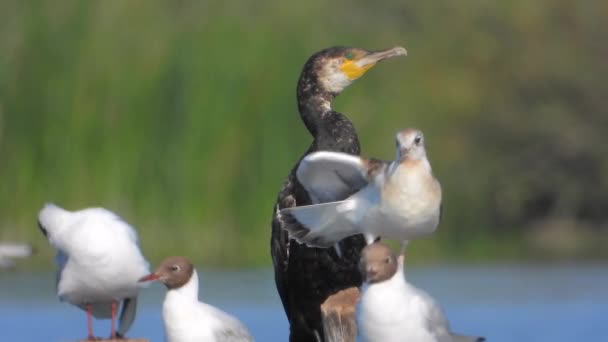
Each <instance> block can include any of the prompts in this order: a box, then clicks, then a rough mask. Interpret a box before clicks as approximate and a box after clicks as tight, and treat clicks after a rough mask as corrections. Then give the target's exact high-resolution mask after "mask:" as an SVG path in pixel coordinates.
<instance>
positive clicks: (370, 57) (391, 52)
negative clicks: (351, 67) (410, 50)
mask: <svg viewBox="0 0 608 342" xmlns="http://www.w3.org/2000/svg"><path fill="white" fill-rule="evenodd" d="M397 56H407V51H406V50H405V48H402V47H401V46H396V47H394V48H392V49H388V50H382V51H375V52H370V53H368V54H367V55H365V56H363V57H362V58H361V59H359V60H357V61H356V62H355V64H356V65H357V66H358V67H360V68H364V67H366V66H372V65H374V64H376V63H378V62H380V61H382V60H385V59H388V58H393V57H397Z"/></svg>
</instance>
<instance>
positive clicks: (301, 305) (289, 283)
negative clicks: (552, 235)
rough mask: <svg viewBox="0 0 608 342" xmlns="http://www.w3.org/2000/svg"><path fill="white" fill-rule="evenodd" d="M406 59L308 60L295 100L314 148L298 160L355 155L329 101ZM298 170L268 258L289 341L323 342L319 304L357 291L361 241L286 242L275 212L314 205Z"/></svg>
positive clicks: (334, 52) (398, 50)
mask: <svg viewBox="0 0 608 342" xmlns="http://www.w3.org/2000/svg"><path fill="white" fill-rule="evenodd" d="M405 54H406V51H405V49H404V48H402V47H395V48H392V49H388V50H383V51H376V52H372V51H367V50H364V49H360V48H349V47H331V48H327V49H324V50H322V51H319V52H317V53H315V54H313V55H312V56H311V57H310V58H309V59H308V61H307V62H306V64H304V68H303V70H302V73H301V75H300V79H299V81H298V86H297V100H298V110H299V112H300V116H301V118H302V121H303V122H304V124H305V125H306V128H307V129H308V131H309V132H310V133H311V135H312V136H313V142H312V144H311V145H310V147H309V148H308V150H307V151H306V152H305V153H304V155H303V156H302V158H303V157H304V156H306V155H307V154H309V153H311V152H314V151H321V150H326V151H337V152H343V153H348V154H353V155H359V153H360V146H359V140H358V138H357V133H356V131H355V128H354V127H353V124H352V123H351V122H350V121H349V120H348V118H346V116H344V115H343V114H340V113H338V112H336V111H334V110H332V108H331V105H332V101H333V99H334V98H335V97H336V96H338V95H339V94H340V93H341V92H342V90H344V89H345V88H346V87H347V86H348V85H350V84H351V83H352V82H353V81H354V80H356V79H357V78H359V77H361V76H362V75H363V74H364V73H365V72H366V71H368V70H369V69H370V68H372V67H373V66H374V65H375V64H376V63H377V62H379V61H381V60H384V59H387V58H391V57H395V56H401V55H405ZM298 164H299V161H298V163H296V165H295V166H294V167H293V169H292V170H291V172H290V174H289V176H288V177H287V180H286V181H285V182H284V183H283V186H282V188H281V191H280V192H279V195H278V199H277V202H276V205H275V207H274V211H273V217H272V237H271V254H272V260H273V265H274V271H275V282H276V285H277V290H278V292H279V295H280V297H281V301H282V302H283V307H284V309H285V313H286V314H287V318H288V320H289V324H290V336H289V340H290V341H291V342H296V341H306V342H308V341H324V339H325V338H324V331H323V322H322V317H321V304H322V303H323V302H324V301H325V300H326V299H327V297H328V296H330V295H332V294H334V293H336V292H338V291H340V290H343V289H346V288H350V287H359V286H361V282H362V280H361V276H360V273H359V271H358V268H357V265H358V262H359V258H360V251H361V249H362V248H363V247H364V246H365V240H364V238H363V237H362V236H361V235H356V236H352V237H349V238H346V239H344V240H342V241H341V242H340V248H339V249H334V248H327V249H322V248H311V247H307V246H306V245H301V244H298V243H297V242H295V241H294V240H291V239H289V236H288V233H287V231H285V230H283V229H282V225H283V224H285V222H283V221H282V220H281V217H280V215H279V210H280V209H282V208H286V207H293V206H301V205H308V204H312V203H314V202H313V201H312V199H311V198H310V197H309V195H308V194H307V192H306V190H305V189H304V188H303V187H302V185H301V184H300V183H299V182H298V180H297V178H296V170H297V168H298ZM356 190H358V189H345V193H344V194H341V195H342V196H339V197H338V198H332V199H323V200H343V199H345V198H346V197H348V196H350V195H351V194H352V193H354V192H355V191H356ZM318 200H321V199H318ZM292 223H293V222H292ZM294 224H296V223H294ZM338 250H340V251H341V256H339V255H338V254H337V251H338Z"/></svg>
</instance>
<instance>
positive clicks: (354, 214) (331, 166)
mask: <svg viewBox="0 0 608 342" xmlns="http://www.w3.org/2000/svg"><path fill="white" fill-rule="evenodd" d="M396 142H397V148H396V149H397V153H396V158H395V160H394V161H392V162H384V161H380V160H377V159H364V158H361V157H358V156H353V155H349V154H345V153H338V152H327V151H321V152H315V153H312V154H309V155H308V156H306V157H305V158H304V159H302V161H301V162H300V165H299V167H298V170H297V177H298V180H299V181H300V183H302V185H303V186H304V188H305V189H306V191H307V192H308V193H309V195H310V196H311V197H312V198H314V199H317V200H318V201H320V202H322V201H323V200H324V199H326V198H332V196H334V194H335V193H342V192H343V191H344V189H349V188H350V189H352V188H357V189H360V190H359V191H357V192H356V193H355V194H353V195H352V196H350V197H348V198H347V199H345V200H343V201H337V202H328V203H321V204H313V205H308V206H300V207H293V208H285V209H282V210H281V212H280V214H281V215H282V217H284V218H285V221H287V222H289V218H290V217H292V218H295V219H296V220H297V221H298V222H299V223H300V224H285V225H284V227H283V228H284V229H286V230H287V231H289V233H290V235H291V237H292V238H294V239H295V240H296V241H298V242H300V243H305V244H307V245H309V246H314V247H330V246H332V245H333V244H334V243H336V242H338V241H340V240H341V239H343V238H345V237H348V236H351V235H355V234H359V233H363V234H364V235H365V236H366V240H367V242H368V244H370V243H372V242H373V241H374V240H375V238H376V237H383V238H389V239H397V240H401V241H403V248H405V245H406V243H407V240H410V239H412V238H416V237H419V236H423V235H428V234H431V233H432V232H434V231H435V229H436V228H437V225H438V224H439V219H440V214H441V185H440V184H439V182H438V181H437V179H436V178H435V177H434V176H433V173H432V170H431V164H430V163H429V161H428V159H427V157H426V150H425V147H424V136H423V134H422V132H421V131H420V130H417V129H412V128H409V129H405V130H403V131H401V132H399V133H397V136H396Z"/></svg>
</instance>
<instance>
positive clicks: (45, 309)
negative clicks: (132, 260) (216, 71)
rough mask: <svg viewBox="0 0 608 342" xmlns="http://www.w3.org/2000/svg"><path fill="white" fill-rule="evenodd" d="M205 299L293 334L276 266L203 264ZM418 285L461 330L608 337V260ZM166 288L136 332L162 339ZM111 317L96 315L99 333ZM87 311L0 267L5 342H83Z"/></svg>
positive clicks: (457, 270)
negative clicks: (209, 267) (222, 268)
mask: <svg viewBox="0 0 608 342" xmlns="http://www.w3.org/2000/svg"><path fill="white" fill-rule="evenodd" d="M199 273H200V274H201V289H200V297H201V299H202V300H204V301H206V302H208V303H210V304H213V305H216V306H218V307H220V308H222V309H224V310H225V311H228V312H230V313H231V314H233V315H235V316H237V317H238V318H239V319H241V320H242V321H243V322H244V323H245V324H246V325H247V326H248V327H249V328H250V330H251V332H252V333H253V335H254V336H255V338H256V340H257V341H286V340H287V336H288V325H287V321H286V319H285V317H284V314H283V309H282V307H281V304H280V300H279V298H278V296H277V295H276V292H275V288H274V283H273V277H272V271H271V270H256V271H241V272H217V271H205V270H202V271H199ZM408 279H409V281H410V282H412V283H414V284H416V285H417V286H419V287H421V288H423V289H425V290H426V291H428V292H429V293H431V295H433V296H434V297H435V298H436V299H437V300H438V301H439V302H440V303H441V305H442V306H443V309H444V311H445V312H446V314H447V316H448V319H449V320H450V323H451V326H452V329H453V330H454V331H458V332H462V333H471V334H479V335H483V336H486V337H487V338H488V341H491V342H507V341H509V342H513V341H552V342H558V341H568V342H570V341H608V329H606V327H605V326H606V324H607V323H608V266H606V265H561V266H492V267H490V266H488V267H465V266H442V267H427V268H409V269H408ZM163 296H164V289H163V288H162V287H161V286H160V285H153V286H151V287H149V288H147V289H144V290H143V291H142V293H141V299H140V305H139V308H138V316H137V319H136V321H135V324H134V325H133V327H132V329H131V330H130V332H129V336H132V337H145V338H148V339H150V340H151V341H163V327H162V319H161V303H162V299H163ZM109 329H110V324H109V321H95V322H94V330H95V334H96V335H98V336H107V335H109ZM83 337H86V315H85V314H84V312H83V311H81V310H79V309H77V308H75V307H73V306H71V305H68V304H64V303H60V302H58V301H57V299H56V297H55V293H54V275H53V274H50V273H48V274H46V273H45V274H28V273H18V272H17V273H16V272H12V273H0V341H11V342H12V341H37V342H38V341H75V340H77V339H79V338H83Z"/></svg>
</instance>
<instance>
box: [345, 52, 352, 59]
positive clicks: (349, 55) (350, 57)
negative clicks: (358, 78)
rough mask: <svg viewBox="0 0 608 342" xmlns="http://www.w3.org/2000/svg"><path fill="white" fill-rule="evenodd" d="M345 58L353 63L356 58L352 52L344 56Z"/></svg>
mask: <svg viewBox="0 0 608 342" xmlns="http://www.w3.org/2000/svg"><path fill="white" fill-rule="evenodd" d="M344 58H346V59H348V60H349V61H352V60H353V58H354V56H353V53H352V52H347V53H345V54H344Z"/></svg>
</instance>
